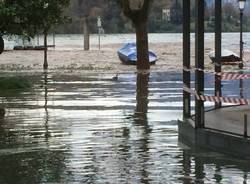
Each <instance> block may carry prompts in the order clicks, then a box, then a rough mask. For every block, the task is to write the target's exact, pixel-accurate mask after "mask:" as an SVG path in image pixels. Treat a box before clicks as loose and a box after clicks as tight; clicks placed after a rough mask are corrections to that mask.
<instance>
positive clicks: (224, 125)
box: [205, 106, 250, 135]
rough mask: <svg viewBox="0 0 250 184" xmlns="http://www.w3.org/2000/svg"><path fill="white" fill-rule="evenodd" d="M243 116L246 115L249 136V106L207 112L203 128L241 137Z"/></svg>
mask: <svg viewBox="0 0 250 184" xmlns="http://www.w3.org/2000/svg"><path fill="white" fill-rule="evenodd" d="M244 114H247V115H248V135H250V106H234V107H227V108H222V109H218V110H214V111H210V112H207V113H206V114H205V118H206V121H205V127H206V128H212V129H217V130H223V131H227V132H232V133H236V134H241V135H243V134H244Z"/></svg>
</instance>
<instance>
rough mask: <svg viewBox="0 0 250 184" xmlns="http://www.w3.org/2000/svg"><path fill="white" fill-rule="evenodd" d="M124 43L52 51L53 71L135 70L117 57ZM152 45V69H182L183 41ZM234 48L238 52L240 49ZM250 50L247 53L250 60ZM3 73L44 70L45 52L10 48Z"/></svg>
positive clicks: (1, 59)
mask: <svg viewBox="0 0 250 184" xmlns="http://www.w3.org/2000/svg"><path fill="white" fill-rule="evenodd" d="M121 46H122V44H106V45H102V49H101V50H100V51H99V50H98V48H97V47H95V46H94V47H93V46H92V47H91V50H89V51H84V50H80V48H78V47H76V48H77V49H78V50H76V49H71V50H57V48H56V49H55V50H54V49H49V50H48V64H49V71H50V72H55V73H57V72H58V73H60V72H66V73H72V72H76V73H82V72H85V73H135V72H136V71H137V69H136V66H135V65H124V64H122V63H121V61H120V60H119V58H118V56H117V50H118V49H119V48H120V47H121ZM149 48H150V50H151V51H153V52H155V53H156V55H157V56H158V60H157V62H156V64H155V65H152V66H151V69H150V72H182V43H181V42H178V43H150V44H149ZM213 48H214V44H213V42H208V43H206V46H205V68H206V70H213V67H214V66H213V64H212V63H211V60H210V59H209V57H208V53H209V52H210V51H212V50H214V49H213ZM233 51H237V50H236V49H235V50H233ZM249 58H250V52H245V59H246V60H249ZM191 65H192V66H194V43H192V45H191ZM0 72H30V73H34V72H43V51H33V50H21V51H19V50H18V51H16V50H11V51H10V50H9V51H5V52H4V53H3V54H1V55H0Z"/></svg>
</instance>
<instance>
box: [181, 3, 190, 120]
mask: <svg viewBox="0 0 250 184" xmlns="http://www.w3.org/2000/svg"><path fill="white" fill-rule="evenodd" d="M183 67H184V68H188V69H189V68H190V0H183ZM183 84H184V86H186V87H188V88H190V71H186V70H183ZM190 116H191V96H190V93H188V92H186V91H183V117H184V118H188V117H190Z"/></svg>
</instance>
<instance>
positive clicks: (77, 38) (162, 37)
mask: <svg viewBox="0 0 250 184" xmlns="http://www.w3.org/2000/svg"><path fill="white" fill-rule="evenodd" d="M191 37H192V40H193V41H194V34H192V35H191ZM239 39H240V34H239V33H223V39H222V46H223V48H226V49H235V48H239ZM5 40H6V46H5V48H6V49H13V46H14V45H15V42H14V40H16V38H13V37H12V38H10V39H7V38H5ZM38 40H39V41H38ZM135 40H136V39H135V34H108V35H101V44H103V45H105V44H117V43H119V44H120V43H127V42H134V41H135ZM243 40H244V42H245V45H244V47H245V49H246V50H247V51H249V49H250V33H244V35H243ZM211 41H214V34H213V33H206V34H205V42H211ZM18 42H22V41H20V40H19V41H18ZM32 42H33V44H34V45H35V44H38V43H39V44H42V43H43V38H42V36H39V39H38V38H37V37H35V38H34V39H33V41H32ZM48 42H49V43H48V44H50V45H52V44H53V36H52V35H50V36H49V37H48ZM149 42H150V43H180V42H182V34H181V33H161V34H160V33H151V34H149ZM90 43H91V46H92V47H97V45H98V35H91V36H90ZM55 44H56V49H57V50H72V49H73V50H78V49H83V35H79V34H67V35H56V36H55Z"/></svg>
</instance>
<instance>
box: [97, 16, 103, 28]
mask: <svg viewBox="0 0 250 184" xmlns="http://www.w3.org/2000/svg"><path fill="white" fill-rule="evenodd" d="M97 27H99V28H100V27H102V20H101V17H100V16H99V17H98V18H97Z"/></svg>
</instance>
